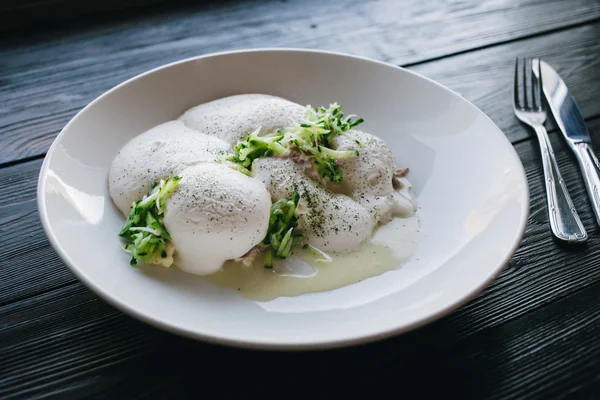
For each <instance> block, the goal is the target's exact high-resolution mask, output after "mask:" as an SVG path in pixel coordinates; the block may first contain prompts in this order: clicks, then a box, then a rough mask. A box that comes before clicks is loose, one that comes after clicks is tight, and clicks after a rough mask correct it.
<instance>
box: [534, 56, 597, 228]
mask: <svg viewBox="0 0 600 400" xmlns="http://www.w3.org/2000/svg"><path fill="white" fill-rule="evenodd" d="M532 68H533V70H534V74H536V76H539V77H542V88H543V91H544V95H545V97H546V100H547V102H548V104H549V105H550V111H551V112H552V115H553V116H554V119H555V121H556V124H557V125H558V128H559V129H560V131H561V132H562V134H563V136H564V137H565V139H566V141H567V143H568V144H569V147H570V148H571V150H573V153H574V154H575V158H577V162H578V164H579V168H580V170H581V174H582V175H583V180H584V182H585V187H586V189H587V193H588V197H589V198H590V201H591V203H592V209H593V210H594V214H595V215H596V221H597V223H598V224H599V225H600V177H599V176H598V171H600V163H599V162H598V158H596V155H595V154H594V151H593V150H592V147H591V144H592V139H591V138H590V134H589V132H588V130H587V126H586V124H585V120H584V119H583V115H582V114H581V111H580V110H579V106H577V103H576V102H575V98H574V97H573V96H571V95H570V94H569V89H567V85H566V84H565V82H564V81H563V80H562V79H561V77H560V76H559V75H558V73H557V72H556V71H555V70H554V69H553V68H552V67H551V66H550V65H548V64H547V63H546V62H545V61H542V60H539V59H537V58H536V59H533V62H532Z"/></svg>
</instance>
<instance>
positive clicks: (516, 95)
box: [513, 57, 521, 108]
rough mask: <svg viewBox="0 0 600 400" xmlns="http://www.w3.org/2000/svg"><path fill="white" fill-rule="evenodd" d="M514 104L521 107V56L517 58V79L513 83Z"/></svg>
mask: <svg viewBox="0 0 600 400" xmlns="http://www.w3.org/2000/svg"><path fill="white" fill-rule="evenodd" d="M513 105H514V107H515V108H521V101H520V100H519V57H517V58H515V81H514V83H513Z"/></svg>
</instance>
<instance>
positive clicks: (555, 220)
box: [513, 58, 588, 243]
mask: <svg viewBox="0 0 600 400" xmlns="http://www.w3.org/2000/svg"><path fill="white" fill-rule="evenodd" d="M531 63H532V60H531V59H530V58H526V59H523V60H519V59H517V60H516V61H515V80H514V87H513V109H514V112H515V115H516V116H517V118H518V119H519V120H520V121H521V122H523V123H525V124H527V125H529V126H530V127H531V128H533V130H534V131H535V133H536V136H537V138H538V141H539V145H540V150H541V155H542V164H543V167H544V177H545V184H546V200H547V203H548V219H549V220H550V227H551V229H552V233H553V234H554V236H556V238H558V239H559V240H562V241H565V242H570V243H573V242H585V241H586V240H587V238H588V235H587V232H586V230H585V228H584V227H583V224H582V223H581V219H580V218H579V214H577V210H575V207H574V206H573V201H572V200H571V197H570V196H569V192H568V190H567V186H566V184H565V182H564V180H563V179H562V176H561V174H560V171H559V169H558V164H557V163H556V159H555V157H554V151H553V150H552V145H551V144H550V139H549V138H548V133H547V132H546V128H544V122H546V111H545V109H544V104H543V99H542V84H543V82H542V79H541V78H542V74H539V71H538V74H537V76H536V75H535V74H534V73H533V70H532V66H531Z"/></svg>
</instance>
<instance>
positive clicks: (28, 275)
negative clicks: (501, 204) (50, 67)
mask: <svg viewBox="0 0 600 400" xmlns="http://www.w3.org/2000/svg"><path fill="white" fill-rule="evenodd" d="M589 126H590V129H591V130H592V132H593V134H594V140H595V141H596V143H600V118H596V119H594V120H592V121H590V123H589ZM551 137H552V142H553V144H554V147H555V151H556V153H557V157H558V162H559V165H560V167H561V171H562V173H563V175H564V178H565V181H566V182H567V185H568V186H569V189H570V191H571V195H572V197H573V199H574V202H575V205H576V207H577V209H578V211H579V212H580V215H581V217H582V219H583V221H584V224H585V226H586V228H587V229H588V231H589V233H590V242H589V245H588V248H587V249H586V250H585V251H579V252H573V251H571V250H570V249H565V248H563V247H561V246H559V245H557V244H556V243H555V242H553V241H551V240H549V239H550V237H551V236H550V230H549V226H548V222H547V213H546V201H545V195H544V188H543V172H542V168H541V160H540V157H539V148H538V146H537V143H535V142H533V141H525V142H522V143H519V144H517V145H516V149H517V152H518V153H519V154H520V156H521V159H522V161H523V164H524V166H525V168H526V171H527V174H528V179H529V184H530V191H531V216H530V219H529V226H528V228H527V232H526V235H525V238H524V239H523V241H522V244H521V247H520V248H519V250H518V251H517V253H516V254H515V256H514V257H513V259H512V261H511V263H510V265H509V266H508V267H507V269H506V270H505V271H504V272H503V273H502V274H501V275H500V277H498V278H497V279H496V280H495V281H494V282H493V284H492V285H491V286H490V287H489V288H488V289H487V290H486V291H485V292H484V293H482V294H481V295H479V296H478V297H476V298H475V299H474V300H472V301H471V302H470V303H469V304H467V305H466V306H465V309H466V310H469V314H468V315H469V319H468V320H465V321H463V322H462V326H463V329H464V331H463V332H462V334H466V333H468V332H475V331H478V330H481V329H484V328H487V327H490V326H494V325H496V324H500V323H503V322H505V321H506V320H510V319H514V318H517V317H519V316H522V315H524V314H526V313H527V312H530V311H532V310H534V309H536V308H538V307H540V306H543V305H544V304H547V303H549V302H551V301H554V300H556V299H558V298H561V297H564V296H568V295H570V294H572V293H574V292H576V291H578V290H581V289H582V288H585V287H587V286H589V285H592V284H594V283H596V282H598V281H600V251H596V250H595V249H596V248H597V247H598V246H599V245H598V242H600V235H599V233H598V230H597V229H596V227H595V222H594V217H593V214H592V212H591V209H590V207H589V203H588V201H587V197H586V194H585V188H584V186H583V183H582V181H581V178H580V174H579V170H578V167H577V166H576V164H575V162H574V160H573V158H572V156H571V153H570V150H568V149H567V148H566V145H565V144H564V141H563V140H562V138H561V137H560V136H559V135H558V134H556V133H552V134H551ZM40 164H41V161H40V160H36V161H31V162H28V163H24V164H20V165H15V166H11V167H7V168H3V169H0V186H1V187H3V188H4V190H3V191H1V192H0V248H2V249H3V251H4V254H5V257H3V258H1V259H0V272H1V273H2V276H3V279H2V280H0V305H7V304H10V303H13V302H16V301H21V300H25V299H27V298H29V297H32V296H36V295H39V294H41V293H45V292H48V291H52V290H55V289H56V288H57V287H64V286H67V285H72V284H74V283H75V282H77V281H76V279H75V277H74V276H73V275H72V274H71V272H70V271H69V269H68V268H67V267H66V266H65V265H64V264H63V263H62V262H61V261H60V259H59V258H58V256H57V255H56V253H55V252H54V250H53V249H52V248H51V246H50V245H49V243H48V241H47V238H46V236H45V234H44V232H43V231H42V228H41V224H40V222H39V216H38V213H37V210H36V202H35V185H36V184H37V175H38V170H39V167H40ZM16 193H18V194H19V195H17V196H16V195H15V194H16ZM15 196H16V197H15ZM508 291H510V296H507V292H508ZM474 316H477V318H473V317H474Z"/></svg>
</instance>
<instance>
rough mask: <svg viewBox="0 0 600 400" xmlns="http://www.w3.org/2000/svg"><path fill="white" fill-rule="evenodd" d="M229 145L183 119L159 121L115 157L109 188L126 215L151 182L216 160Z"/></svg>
mask: <svg viewBox="0 0 600 400" xmlns="http://www.w3.org/2000/svg"><path fill="white" fill-rule="evenodd" d="M228 150H229V145H228V144H227V143H226V142H224V141H222V140H220V139H218V138H216V137H214V136H209V135H206V134H203V133H201V132H197V131H195V130H192V129H189V128H188V127H186V126H185V125H184V124H183V123H182V122H181V121H170V122H165V123H163V124H160V125H158V126H156V127H154V128H152V129H150V130H148V131H146V132H144V133H142V134H140V135H138V136H136V137H134V138H133V139H131V140H130V141H129V142H128V143H127V144H125V146H123V148H122V149H121V151H119V153H117V155H116V157H115V159H114V160H113V162H112V164H111V166H110V170H109V173H108V179H109V180H108V182H109V191H110V196H111V197H112V199H113V201H114V203H115V204H116V206H117V207H118V208H119V210H121V212H122V213H123V214H125V215H128V214H129V210H130V208H131V204H132V203H133V202H135V201H137V200H139V199H141V198H142V196H144V195H145V194H146V193H147V192H148V190H149V189H150V186H151V185H152V183H154V182H157V181H159V180H160V179H163V178H168V177H171V176H173V175H178V174H179V173H180V172H181V171H182V170H183V169H185V168H187V167H189V166H192V165H196V164H200V163H206V162H214V161H215V158H216V156H217V155H218V154H220V153H225V152H227V151H228Z"/></svg>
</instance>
